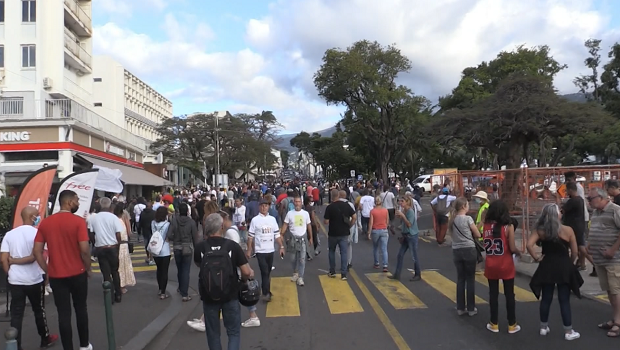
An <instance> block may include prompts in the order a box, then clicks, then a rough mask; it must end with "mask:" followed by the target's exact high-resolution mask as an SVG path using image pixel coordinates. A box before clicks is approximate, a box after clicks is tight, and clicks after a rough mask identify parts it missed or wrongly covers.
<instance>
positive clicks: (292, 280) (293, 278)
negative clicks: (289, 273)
mask: <svg viewBox="0 0 620 350" xmlns="http://www.w3.org/2000/svg"><path fill="white" fill-rule="evenodd" d="M298 279H299V274H298V273H294V274H293V277H291V282H297V280H298Z"/></svg>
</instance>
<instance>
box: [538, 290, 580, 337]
mask: <svg viewBox="0 0 620 350" xmlns="http://www.w3.org/2000/svg"><path fill="white" fill-rule="evenodd" d="M554 292H555V284H553V283H547V284H544V285H543V286H542V293H541V294H542V296H541V298H540V323H541V328H542V327H546V326H547V324H548V322H549V310H550V309H551V302H552V301H553V293H554ZM558 302H559V304H560V314H561V315H562V323H563V324H564V329H565V330H571V329H572V328H573V324H572V319H571V316H572V315H571V310H570V287H569V285H568V284H558Z"/></svg>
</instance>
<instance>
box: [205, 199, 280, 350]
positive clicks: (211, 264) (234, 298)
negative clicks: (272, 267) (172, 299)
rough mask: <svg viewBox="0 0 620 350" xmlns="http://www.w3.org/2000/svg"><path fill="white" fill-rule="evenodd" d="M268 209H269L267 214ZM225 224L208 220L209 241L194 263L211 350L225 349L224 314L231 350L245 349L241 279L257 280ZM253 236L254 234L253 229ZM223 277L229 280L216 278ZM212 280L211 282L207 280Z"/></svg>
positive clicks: (217, 217) (216, 216) (218, 217)
mask: <svg viewBox="0 0 620 350" xmlns="http://www.w3.org/2000/svg"><path fill="white" fill-rule="evenodd" d="M264 206H265V205H261V207H264ZM267 210H268V208H266V209H265V210H264V212H267ZM262 211H263V210H261V212H262ZM262 215H265V214H262ZM267 216H268V215H267ZM223 225H224V220H223V219H222V216H221V215H220V214H218V213H214V214H211V215H209V216H207V217H206V218H205V221H204V232H205V239H204V240H203V241H202V242H200V243H198V244H197V245H196V249H195V251H194V263H196V265H197V266H198V267H199V268H200V278H199V283H198V290H199V293H200V299H201V300H202V308H203V311H204V322H205V330H206V335H207V344H208V346H209V349H210V350H222V340H221V330H220V313H221V315H222V319H223V322H224V327H225V328H226V334H227V335H228V347H227V349H228V350H239V349H240V348H241V308H240V304H239V300H238V298H239V280H240V279H252V278H254V271H253V270H252V268H250V264H248V260H247V258H246V256H245V254H244V253H243V249H241V246H239V244H237V243H236V242H234V241H232V240H230V239H226V238H224V237H223V234H224V227H223ZM250 234H252V231H251V228H250ZM221 275H223V276H229V278H228V279H217V278H214V277H215V276H221ZM208 277H210V279H207V278H208Z"/></svg>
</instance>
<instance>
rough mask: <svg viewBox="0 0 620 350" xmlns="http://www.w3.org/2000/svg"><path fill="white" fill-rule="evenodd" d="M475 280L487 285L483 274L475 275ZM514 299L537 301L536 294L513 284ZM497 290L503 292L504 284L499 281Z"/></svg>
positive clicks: (487, 282)
mask: <svg viewBox="0 0 620 350" xmlns="http://www.w3.org/2000/svg"><path fill="white" fill-rule="evenodd" d="M476 282H478V283H481V284H483V285H485V286H487V287H488V286H489V280H487V279H486V277H484V276H483V275H476ZM514 289H515V300H516V301H522V302H532V301H538V299H536V296H534V293H532V292H530V291H528V290H525V289H523V288H521V287H517V286H515V288H514ZM499 292H500V293H502V294H504V284H503V283H500V284H499Z"/></svg>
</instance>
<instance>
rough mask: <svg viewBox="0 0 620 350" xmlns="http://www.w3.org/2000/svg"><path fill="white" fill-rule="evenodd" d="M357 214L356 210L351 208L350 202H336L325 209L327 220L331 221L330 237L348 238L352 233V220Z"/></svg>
mask: <svg viewBox="0 0 620 350" xmlns="http://www.w3.org/2000/svg"><path fill="white" fill-rule="evenodd" d="M354 214H355V210H353V208H351V206H350V205H349V202H344V201H340V200H339V201H336V202H333V203H331V204H330V205H328V206H327V208H325V216H324V218H325V219H326V220H329V232H328V236H333V237H341V236H348V235H349V234H350V233H351V232H350V231H349V228H350V224H349V223H350V222H351V221H350V220H349V219H350V218H351V217H352V216H353V215H354Z"/></svg>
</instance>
